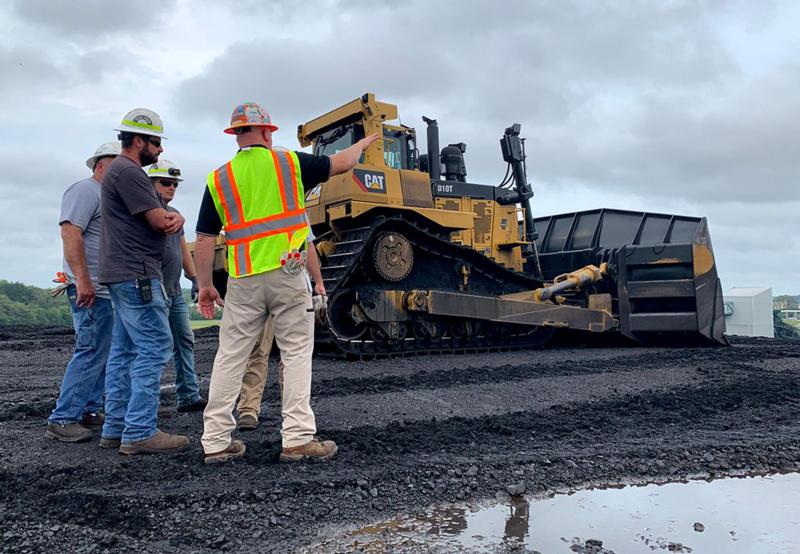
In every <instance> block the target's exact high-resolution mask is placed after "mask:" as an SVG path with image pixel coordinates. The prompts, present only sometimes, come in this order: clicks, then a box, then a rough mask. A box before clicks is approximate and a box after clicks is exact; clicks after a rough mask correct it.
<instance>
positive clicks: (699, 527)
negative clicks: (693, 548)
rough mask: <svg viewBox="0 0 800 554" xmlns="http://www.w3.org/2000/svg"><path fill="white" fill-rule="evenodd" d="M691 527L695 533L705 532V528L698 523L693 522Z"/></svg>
mask: <svg viewBox="0 0 800 554" xmlns="http://www.w3.org/2000/svg"><path fill="white" fill-rule="evenodd" d="M693 527H694V530H695V531H697V532H698V533H702V532H703V531H705V530H706V526H705V525H703V524H702V523H700V522H699V521H695V522H694V525H693Z"/></svg>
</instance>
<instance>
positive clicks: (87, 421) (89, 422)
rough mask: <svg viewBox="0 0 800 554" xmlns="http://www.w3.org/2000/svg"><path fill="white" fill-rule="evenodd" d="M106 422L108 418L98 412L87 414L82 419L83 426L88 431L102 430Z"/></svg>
mask: <svg viewBox="0 0 800 554" xmlns="http://www.w3.org/2000/svg"><path fill="white" fill-rule="evenodd" d="M105 420H106V416H104V415H103V414H100V413H97V412H86V413H85V414H83V418H82V419H81V425H83V426H84V427H86V428H87V429H100V428H101V427H103V423H104V422H105Z"/></svg>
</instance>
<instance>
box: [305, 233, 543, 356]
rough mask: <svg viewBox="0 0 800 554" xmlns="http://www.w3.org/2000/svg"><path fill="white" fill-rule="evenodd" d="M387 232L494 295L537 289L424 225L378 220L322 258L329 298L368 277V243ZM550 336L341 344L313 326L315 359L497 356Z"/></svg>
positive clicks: (531, 333) (326, 329) (533, 333)
mask: <svg viewBox="0 0 800 554" xmlns="http://www.w3.org/2000/svg"><path fill="white" fill-rule="evenodd" d="M385 230H395V231H401V232H402V233H403V234H404V235H405V236H407V237H409V238H410V239H411V242H412V244H413V247H414V248H415V249H418V250H419V251H421V252H426V253H427V254H429V255H431V256H435V257H437V258H438V259H441V260H447V261H448V262H452V263H453V264H456V263H468V264H469V265H470V268H471V272H472V275H473V276H479V277H480V278H482V279H484V281H485V282H486V283H494V284H495V285H496V290H495V291H493V292H496V293H500V292H501V291H502V292H506V291H508V290H509V287H510V286H511V287H516V288H517V289H518V290H525V289H529V288H534V287H536V286H538V284H539V282H538V281H536V280H534V279H532V278H530V277H528V276H526V275H523V274H519V273H516V272H514V271H511V270H508V269H507V268H505V267H503V266H501V265H499V264H497V263H495V262H494V261H492V260H490V259H489V258H486V257H485V256H484V255H483V254H481V253H479V252H476V251H475V250H473V249H471V248H468V247H465V246H461V245H459V244H455V243H452V242H450V241H449V240H448V233H446V232H442V231H440V230H436V229H432V228H430V227H428V226H426V225H425V224H424V223H422V222H413V223H412V222H410V221H408V220H407V219H404V218H401V217H382V218H377V219H375V220H373V222H372V223H371V224H370V225H367V226H362V227H354V228H350V229H342V230H340V237H341V239H342V240H340V241H337V242H336V251H335V253H333V254H331V255H328V256H326V257H325V259H324V261H323V265H322V278H323V281H324V283H325V288H326V290H327V292H328V295H329V296H330V297H333V296H334V295H335V294H336V293H337V292H338V291H341V290H344V289H346V288H347V287H348V285H349V284H350V283H352V282H353V280H354V279H357V278H358V276H359V274H360V273H361V272H364V271H366V266H365V265H364V264H365V256H366V255H367V254H368V253H369V247H370V245H371V241H372V238H373V237H375V236H376V234H377V233H380V232H383V231H385ZM391 284H392V283H386V285H391ZM484 286H489V285H484ZM376 288H380V287H376ZM415 288H420V287H415ZM490 288H491V287H490ZM490 292H492V291H490ZM551 335H552V330H551V329H547V328H533V329H530V328H526V329H524V332H520V333H509V334H495V335H492V334H489V333H483V334H476V335H473V336H442V337H438V338H427V337H426V338H422V337H413V336H409V337H405V338H403V339H400V340H384V341H379V340H362V339H360V338H359V339H347V338H342V337H340V336H337V335H336V333H335V332H333V331H332V329H331V328H330V326H329V325H317V330H316V353H317V355H320V356H324V357H334V358H342V357H347V358H357V359H371V358H380V357H405V356H419V355H431V354H462V353H478V352H499V351H509V350H519V349H530V348H537V347H541V346H542V345H543V343H544V342H546V341H547V340H548V339H549V338H550V336H551Z"/></svg>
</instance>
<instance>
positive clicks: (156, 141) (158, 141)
mask: <svg viewBox="0 0 800 554" xmlns="http://www.w3.org/2000/svg"><path fill="white" fill-rule="evenodd" d="M139 136H140V137H142V138H143V139H144V140H146V141H147V142H149V143H150V144H152V145H153V146H155V147H156V148H161V139H160V138H156V137H151V136H148V135H139Z"/></svg>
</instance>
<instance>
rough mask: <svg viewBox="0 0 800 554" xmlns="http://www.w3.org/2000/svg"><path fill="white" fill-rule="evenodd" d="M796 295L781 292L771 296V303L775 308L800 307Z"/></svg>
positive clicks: (795, 308)
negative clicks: (778, 294)
mask: <svg viewBox="0 0 800 554" xmlns="http://www.w3.org/2000/svg"><path fill="white" fill-rule="evenodd" d="M797 300H798V297H797V296H792V295H789V294H782V295H780V296H775V297H773V298H772V305H773V306H774V309H776V310H797V309H800V303H798V301H797Z"/></svg>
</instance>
